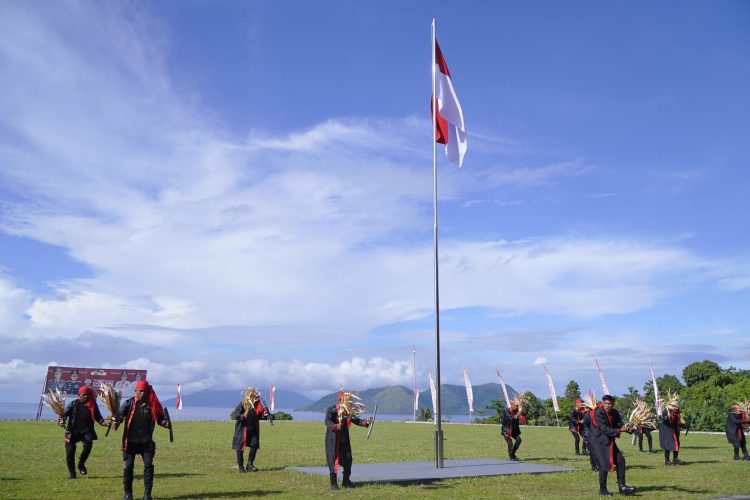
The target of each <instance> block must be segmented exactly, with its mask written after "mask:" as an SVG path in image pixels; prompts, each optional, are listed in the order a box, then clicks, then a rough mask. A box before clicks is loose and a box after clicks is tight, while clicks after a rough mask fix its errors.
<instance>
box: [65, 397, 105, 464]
mask: <svg viewBox="0 0 750 500" xmlns="http://www.w3.org/2000/svg"><path fill="white" fill-rule="evenodd" d="M65 420H67V426H66V427H65V461H66V463H67V465H68V479H75V478H76V467H75V465H76V464H75V460H76V443H78V442H81V443H83V451H81V456H80V457H79V458H78V471H79V472H80V473H81V475H82V476H85V475H86V474H88V469H86V459H87V458H88V457H89V455H90V454H91V448H92V447H93V446H94V440H96V439H97V436H96V431H94V422H97V423H98V424H99V425H106V424H105V423H104V418H103V417H102V414H101V413H100V412H99V405H97V404H96V393H95V392H94V391H93V390H92V389H91V387H89V386H86V385H83V386H81V387H80V388H79V389H78V397H77V398H76V399H74V400H73V401H71V402H70V404H69V405H68V407H67V408H66V409H65V414H64V416H63V419H62V422H61V425H65Z"/></svg>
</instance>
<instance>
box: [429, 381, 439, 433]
mask: <svg viewBox="0 0 750 500" xmlns="http://www.w3.org/2000/svg"><path fill="white" fill-rule="evenodd" d="M429 376H430V394H431V395H432V414H433V415H435V422H437V391H436V390H435V380H434V379H433V378H432V372H429Z"/></svg>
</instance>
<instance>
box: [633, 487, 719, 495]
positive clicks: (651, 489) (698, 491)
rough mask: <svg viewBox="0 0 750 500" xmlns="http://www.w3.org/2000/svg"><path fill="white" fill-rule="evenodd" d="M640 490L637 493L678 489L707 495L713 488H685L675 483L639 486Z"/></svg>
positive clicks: (683, 491)
mask: <svg viewBox="0 0 750 500" xmlns="http://www.w3.org/2000/svg"><path fill="white" fill-rule="evenodd" d="M637 488H638V491H637V492H636V493H647V492H657V491H676V492H681V493H690V494H693V495H705V494H707V493H709V492H710V491H711V490H707V489H703V488H684V487H681V486H674V485H662V486H638V487H637Z"/></svg>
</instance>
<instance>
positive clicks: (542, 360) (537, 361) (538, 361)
mask: <svg viewBox="0 0 750 500" xmlns="http://www.w3.org/2000/svg"><path fill="white" fill-rule="evenodd" d="M546 362H547V358H536V359H535V360H534V364H535V365H543V364H545V363H546Z"/></svg>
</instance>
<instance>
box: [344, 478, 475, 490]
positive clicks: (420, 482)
mask: <svg viewBox="0 0 750 500" xmlns="http://www.w3.org/2000/svg"><path fill="white" fill-rule="evenodd" d="M445 479H460V478H440V479H415V480H412V481H359V482H357V483H355V487H357V486H367V485H373V486H377V485H383V484H387V485H392V486H401V487H404V488H406V487H409V486H423V487H424V489H426V490H448V489H452V488H453V487H452V486H450V485H448V484H446V483H445Z"/></svg>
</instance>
